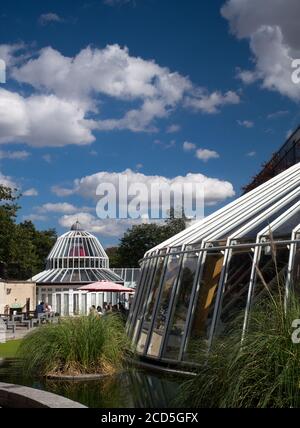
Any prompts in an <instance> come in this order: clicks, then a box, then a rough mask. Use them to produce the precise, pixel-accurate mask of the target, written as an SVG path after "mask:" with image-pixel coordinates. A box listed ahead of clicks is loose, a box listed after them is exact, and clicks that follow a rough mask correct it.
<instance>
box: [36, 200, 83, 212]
mask: <svg viewBox="0 0 300 428" xmlns="http://www.w3.org/2000/svg"><path fill="white" fill-rule="evenodd" d="M36 209H37V210H38V211H39V212H41V213H64V214H71V213H74V212H76V211H78V208H76V207H75V206H74V205H72V204H69V203H67V202H58V203H47V204H44V205H42V206H40V207H37V208H36Z"/></svg>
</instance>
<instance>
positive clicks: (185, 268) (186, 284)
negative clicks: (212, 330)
mask: <svg viewBox="0 0 300 428" xmlns="http://www.w3.org/2000/svg"><path fill="white" fill-rule="evenodd" d="M198 258H199V255H198V253H197V254H196V253H186V254H185V255H184V257H183V263H182V269H181V272H180V276H179V280H178V287H177V294H176V298H175V301H174V303H173V308H172V316H171V319H170V324H169V331H168V333H167V339H166V346H165V350H164V355H163V356H164V357H165V358H169V359H175V360H176V359H178V353H179V350H180V346H181V342H182V339H183V333H184V328H185V323H186V319H187V314H188V309H189V304H190V299H191V293H192V289H193V284H194V279H195V275H196V271H197V262H198Z"/></svg>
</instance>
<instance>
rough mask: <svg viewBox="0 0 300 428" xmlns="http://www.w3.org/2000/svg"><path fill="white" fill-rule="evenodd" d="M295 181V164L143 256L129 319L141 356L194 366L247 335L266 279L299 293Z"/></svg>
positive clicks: (298, 178)
mask: <svg viewBox="0 0 300 428" xmlns="http://www.w3.org/2000/svg"><path fill="white" fill-rule="evenodd" d="M299 183H300V164H299V163H298V164H296V165H293V166H292V167H290V168H289V169H288V170H286V171H284V172H283V173H281V174H279V175H277V176H276V177H274V178H272V179H271V180H269V181H268V182H266V183H264V184H262V185H261V186H259V187H257V188H256V189H254V190H252V191H250V192H248V193H246V194H245V195H243V196H242V197H240V198H238V199H237V200H235V201H233V202H231V203H230V204H228V205H227V206H226V207H224V208H222V209H220V210H218V211H217V212H215V213H213V214H211V215H210V216H208V217H206V218H205V219H203V220H201V221H200V222H198V223H196V224H194V225H193V226H191V227H190V228H188V229H186V230H184V231H183V232H180V233H179V234H177V235H175V236H173V237H172V238H170V239H168V240H167V241H165V242H163V243H162V244H160V245H158V246H157V247H155V248H153V249H152V250H150V251H148V252H147V253H146V254H145V257H144V259H143V261H142V265H141V267H142V270H141V276H140V280H139V283H138V287H137V293H136V296H135V300H134V303H133V305H132V308H131V312H130V316H129V320H128V324H127V330H128V333H129V335H130V337H131V339H132V342H133V345H134V346H135V348H136V351H137V353H138V354H139V355H140V356H141V358H144V359H149V360H157V361H161V362H166V363H176V364H180V363H181V364H193V363H194V362H195V360H196V355H195V349H199V346H200V347H203V349H207V350H209V348H210V347H211V345H212V343H213V341H214V340H216V339H217V338H222V336H224V335H226V334H228V332H229V331H230V329H231V328H232V326H233V325H234V326H235V327H234V328H237V329H239V331H240V334H241V338H242V337H243V334H246V332H247V326H248V323H249V320H250V319H251V308H252V307H253V305H254V304H255V302H256V301H257V300H258V299H259V298H263V297H264V295H265V294H266V287H265V285H266V284H267V285H268V287H269V289H270V290H273V291H274V292H276V287H277V288H278V287H279V286H280V287H281V288H282V290H283V291H284V294H285V298H286V299H287V298H288V295H289V293H290V292H291V290H293V291H295V293H297V294H299V295H300V186H299ZM196 345H197V346H196Z"/></svg>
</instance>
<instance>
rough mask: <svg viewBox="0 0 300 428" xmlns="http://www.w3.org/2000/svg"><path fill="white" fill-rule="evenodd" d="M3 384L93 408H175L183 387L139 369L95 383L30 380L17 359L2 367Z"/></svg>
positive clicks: (171, 379) (172, 380)
mask: <svg viewBox="0 0 300 428" xmlns="http://www.w3.org/2000/svg"><path fill="white" fill-rule="evenodd" d="M0 382H7V383H15V384H19V385H25V386H30V387H33V388H37V389H42V390H45V391H49V392H53V393H55V394H59V395H62V396H64V397H67V398H70V399H71V400H74V401H78V402H80V403H82V404H84V405H86V406H88V407H92V408H122V407H125V408H126V407H127V408H158V407H159V408H168V407H174V400H175V398H176V394H177V391H178V386H179V382H178V380H175V379H174V378H170V377H166V376H160V375H157V374H153V373H149V372H145V371H138V370H129V371H127V372H124V373H122V374H120V375H117V376H110V377H104V378H103V379H101V380H94V381H81V382H78V381H72V382H69V381H57V380H55V381H54V380H46V379H39V378H37V379H30V378H28V377H26V376H23V375H22V374H21V370H20V366H19V364H18V362H17V361H16V360H6V361H4V362H3V363H2V364H1V365H0Z"/></svg>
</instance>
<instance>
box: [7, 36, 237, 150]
mask: <svg viewBox="0 0 300 428" xmlns="http://www.w3.org/2000/svg"><path fill="white" fill-rule="evenodd" d="M20 49H21V48H20V47H18V46H16V45H11V46H9V45H0V53H1V52H3V54H4V56H5V57H6V58H8V61H9V62H10V63H11V64H12V66H11V73H10V78H12V79H14V80H15V81H17V82H18V83H20V84H22V83H26V84H28V85H31V87H32V91H33V92H32V94H31V96H27V97H25V96H24V95H23V94H22V95H21V94H18V93H15V92H9V91H8V90H4V89H2V90H1V92H0V115H1V119H0V126H1V128H0V142H5V143H7V142H14V141H16V142H18V141H22V142H25V143H27V144H29V145H32V146H38V147H42V146H64V145H67V144H78V145H79V144H81V145H82V144H89V143H91V142H93V141H94V140H95V137H94V135H93V131H96V130H100V131H111V130H131V131H132V132H145V131H148V132H155V131H157V130H158V128H157V121H158V120H160V119H165V118H167V117H169V116H170V115H171V114H172V112H173V111H174V110H175V109H176V108H178V107H180V106H185V107H186V108H192V109H193V110H195V111H201V112H206V113H216V112H217V111H218V110H219V109H220V108H221V107H222V106H225V105H226V104H237V103H238V102H239V101H240V99H239V96H238V95H237V94H236V93H235V92H233V91H228V92H226V93H224V94H223V93H221V92H218V91H216V92H213V93H209V92H208V91H207V90H205V89H203V88H198V87H197V86H196V85H194V84H193V83H192V82H191V80H190V79H189V78H188V77H185V76H182V75H181V74H179V73H177V72H174V71H171V70H169V69H168V68H167V67H162V66H160V65H158V64H157V63H156V62H155V61H153V60H146V59H143V58H140V57H135V56H132V55H130V53H129V50H128V49H127V48H126V47H124V48H122V47H121V46H119V45H117V44H115V45H108V46H106V47H105V48H103V49H97V48H92V47H90V46H88V47H86V48H84V49H82V50H81V51H80V52H79V53H77V55H75V56H74V57H67V56H64V55H63V54H61V53H60V52H59V51H57V50H55V49H53V48H51V47H46V48H43V49H41V50H40V51H39V52H29V51H26V54H24V53H23V52H20ZM23 50H24V47H23ZM103 96H105V97H110V98H113V99H116V100H121V101H123V103H122V106H124V111H123V113H121V114H120V115H119V117H107V115H105V106H106V104H105V103H106V102H107V100H106V98H104V99H103ZM133 101H134V102H135V104H134V108H133V107H132V102H133ZM4 106H5V107H6V110H5V108H4ZM122 108H123V107H122ZM91 114H92V115H93V119H90V117H91ZM178 130H179V125H176V124H173V125H171V126H169V127H168V128H167V132H177V131H178Z"/></svg>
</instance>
